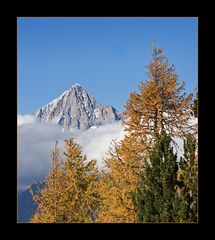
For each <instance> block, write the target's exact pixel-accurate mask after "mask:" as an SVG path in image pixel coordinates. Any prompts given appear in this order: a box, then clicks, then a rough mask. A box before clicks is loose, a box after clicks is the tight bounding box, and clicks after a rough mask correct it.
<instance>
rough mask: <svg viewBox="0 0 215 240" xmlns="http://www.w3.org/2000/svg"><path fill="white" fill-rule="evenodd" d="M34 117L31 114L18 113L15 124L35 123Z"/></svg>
mask: <svg viewBox="0 0 215 240" xmlns="http://www.w3.org/2000/svg"><path fill="white" fill-rule="evenodd" d="M35 122H36V119H35V118H34V116H33V115H30V114H26V115H20V114H18V116H17V125H18V126H20V125H22V124H26V123H35Z"/></svg>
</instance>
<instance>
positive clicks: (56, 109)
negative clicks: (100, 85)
mask: <svg viewBox="0 0 215 240" xmlns="http://www.w3.org/2000/svg"><path fill="white" fill-rule="evenodd" d="M34 115H35V116H36V117H37V118H38V120H39V121H40V122H47V123H53V124H58V125H60V126H61V127H62V128H63V129H64V130H70V129H88V128H90V127H92V126H99V125H102V124H105V123H111V122H114V121H119V120H121V115H120V113H119V112H118V111H117V110H116V109H115V108H114V107H112V106H104V105H101V104H98V103H97V102H96V101H95V99H94V97H93V96H91V95H90V94H89V93H88V92H87V91H86V90H84V89H83V88H82V87H81V86H80V85H79V84H78V83H76V84H75V85H73V86H72V87H71V88H69V89H68V90H66V91H65V92H64V93H63V94H62V95H60V96H59V97H58V98H56V99H54V100H53V101H52V102H50V103H48V104H47V105H46V106H44V107H42V108H40V109H38V110H37V111H36V112H35V113H34Z"/></svg>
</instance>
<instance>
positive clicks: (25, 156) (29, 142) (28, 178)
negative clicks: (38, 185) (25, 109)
mask: <svg viewBox="0 0 215 240" xmlns="http://www.w3.org/2000/svg"><path fill="white" fill-rule="evenodd" d="M124 134H125V132H124V131H123V127H122V125H121V124H120V123H119V122H116V123H111V124H106V125H103V126H100V127H96V128H90V129H88V130H85V131H81V130H73V131H71V132H62V130H61V128H60V127H59V126H58V125H53V124H44V123H38V122H36V120H35V119H34V117H33V116H32V115H24V116H22V115H18V188H19V189H21V188H25V187H26V186H28V185H30V184H32V183H33V182H34V181H41V180H42V179H43V178H44V176H45V175H46V173H47V171H48V169H49V168H50V166H51V159H50V152H51V150H52V149H53V146H54V142H55V141H56V140H57V141H58V143H59V144H58V147H59V150H60V152H61V153H62V151H63V150H64V143H63V141H64V140H65V139H68V138H74V139H75V140H76V142H78V143H79V144H81V146H82V147H83V148H82V150H83V154H86V155H87V157H88V159H97V161H98V166H99V167H101V166H102V158H103V157H104V156H105V155H106V153H107V151H108V148H109V146H110V143H111V142H112V139H116V140H121V139H122V138H123V136H124ZM61 156H62V154H61ZM62 158H63V156H62Z"/></svg>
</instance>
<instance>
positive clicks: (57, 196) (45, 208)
mask: <svg viewBox="0 0 215 240" xmlns="http://www.w3.org/2000/svg"><path fill="white" fill-rule="evenodd" d="M65 148H66V151H65V152H64V156H65V157H66V159H65V160H64V161H60V160H59V152H58V150H57V149H56V148H55V149H54V151H53V152H52V168H51V170H50V171H49V173H48V175H47V176H46V178H45V181H44V182H45V187H44V188H43V189H42V190H40V191H38V192H37V194H35V195H33V199H34V200H35V201H36V202H37V204H38V209H37V211H36V213H35V215H34V216H33V218H32V219H31V222H33V223H72V222H93V221H94V220H95V217H96V211H97V208H98V204H99V199H98V194H97V183H96V181H97V175H98V171H97V168H96V162H95V160H93V161H89V162H87V158H86V156H82V155H81V146H80V145H78V144H77V143H75V142H74V140H73V139H69V140H65Z"/></svg>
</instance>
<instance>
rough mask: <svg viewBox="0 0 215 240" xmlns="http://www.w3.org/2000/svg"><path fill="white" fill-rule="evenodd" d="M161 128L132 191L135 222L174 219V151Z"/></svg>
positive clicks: (175, 165) (169, 220) (175, 170)
mask: <svg viewBox="0 0 215 240" xmlns="http://www.w3.org/2000/svg"><path fill="white" fill-rule="evenodd" d="M170 143H171V138H170V137H169V136H167V135H166V134H165V133H164V132H163V133H162V134H161V135H160V136H159V137H158V139H157V142H156V144H155V146H154V148H153V150H152V151H151V153H150V154H149V157H148V158H146V159H145V165H144V169H143V172H142V181H141V184H140V186H139V187H138V189H137V191H136V192H135V193H134V194H133V203H134V206H135V210H136V213H137V221H138V222H173V204H172V202H173V199H174V194H175V188H174V187H175V182H176V177H177V170H178V165H177V155H176V154H174V153H173V147H171V146H170Z"/></svg>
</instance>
